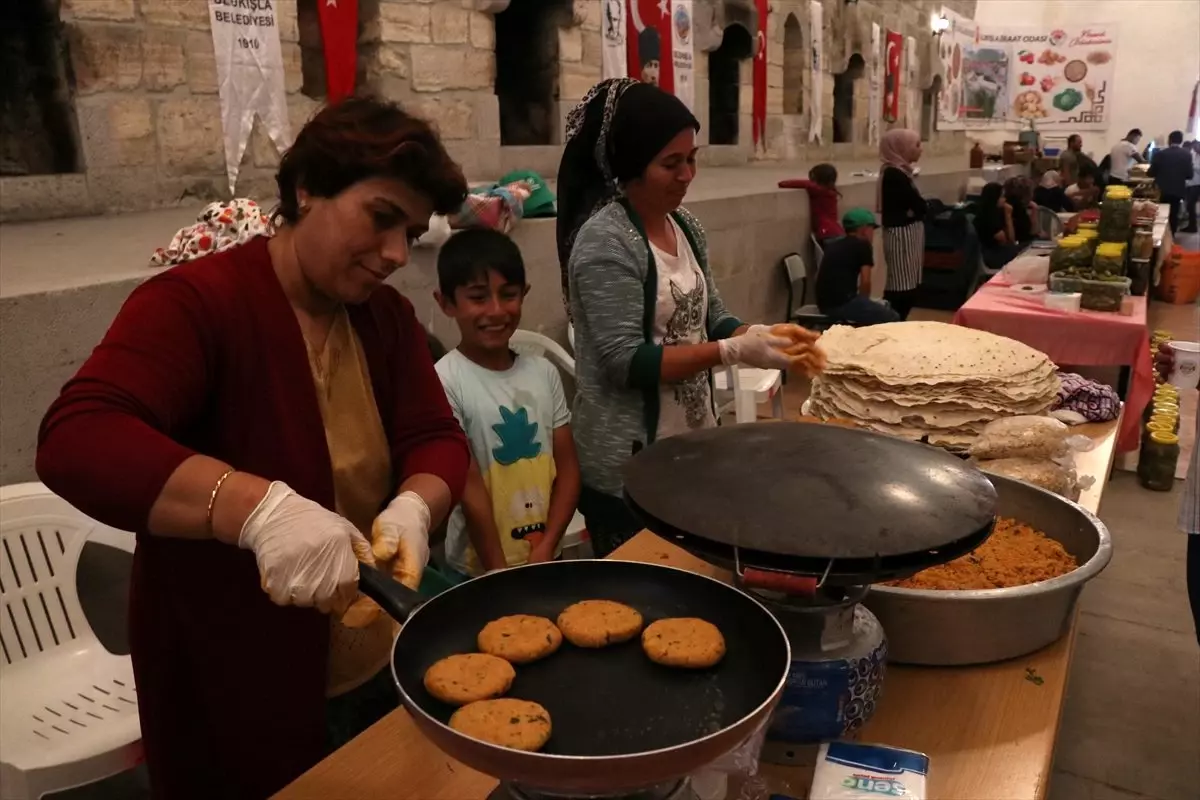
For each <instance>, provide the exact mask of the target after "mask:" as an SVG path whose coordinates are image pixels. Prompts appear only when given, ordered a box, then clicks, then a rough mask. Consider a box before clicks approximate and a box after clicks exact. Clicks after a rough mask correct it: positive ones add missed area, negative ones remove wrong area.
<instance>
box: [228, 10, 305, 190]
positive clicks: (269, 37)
mask: <svg viewBox="0 0 1200 800" xmlns="http://www.w3.org/2000/svg"><path fill="white" fill-rule="evenodd" d="M208 10H209V17H210V19H211V21H212V37H213V49H214V51H215V52H216V58H217V84H218V87H219V90H220V94H221V125H222V127H223V128H224V131H225V171H226V173H227V174H228V176H229V191H230V192H231V193H232V192H233V191H234V189H235V186H236V185H237V179H238V170H239V168H240V165H241V163H242V155H243V154H245V152H246V145H247V144H249V142H250V132H251V131H252V130H253V128H254V117H255V115H256V114H257V115H258V117H259V119H261V120H262V123H263V125H264V126H265V129H266V132H267V135H268V136H270V137H271V141H272V142H274V143H275V146H276V147H277V148H278V149H279V150H280V151H281V152H282V151H283V150H285V149H287V147H288V146H290V145H291V143H292V131H291V126H290V125H289V124H288V114H287V95H286V93H285V90H284V81H283V57H282V55H281V54H280V48H279V27H278V26H277V25H276V24H275V7H274V3H273V2H272V0H257V2H254V3H246V2H239V0H208Z"/></svg>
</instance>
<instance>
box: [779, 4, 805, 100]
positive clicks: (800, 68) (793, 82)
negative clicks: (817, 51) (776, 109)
mask: <svg viewBox="0 0 1200 800" xmlns="http://www.w3.org/2000/svg"><path fill="white" fill-rule="evenodd" d="M805 50H806V47H805V41H804V34H803V32H802V31H801V30H800V20H798V19H796V15H795V14H788V16H787V21H786V22H784V24H783V113H784V114H802V113H804V72H805V67H807V66H808V65H807V63H805V62H806V61H807V58H805Z"/></svg>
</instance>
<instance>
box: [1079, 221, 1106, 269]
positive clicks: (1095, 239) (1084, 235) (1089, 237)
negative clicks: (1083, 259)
mask: <svg viewBox="0 0 1200 800" xmlns="http://www.w3.org/2000/svg"><path fill="white" fill-rule="evenodd" d="M1075 235H1076V236H1078V237H1079V238H1080V239H1083V243H1084V245H1085V249H1086V251H1087V254H1088V257H1089V258H1090V257H1091V256H1092V255H1094V254H1095V252H1096V246H1097V245H1099V244H1100V234H1099V233H1097V232H1096V231H1095V230H1094V229H1093V230H1088V231H1079V232H1078V233H1076V234H1075ZM1084 266H1088V264H1086V263H1085V264H1084Z"/></svg>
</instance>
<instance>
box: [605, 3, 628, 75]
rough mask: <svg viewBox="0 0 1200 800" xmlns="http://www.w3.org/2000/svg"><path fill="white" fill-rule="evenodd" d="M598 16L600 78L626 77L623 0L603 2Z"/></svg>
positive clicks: (626, 62)
mask: <svg viewBox="0 0 1200 800" xmlns="http://www.w3.org/2000/svg"><path fill="white" fill-rule="evenodd" d="M600 14H601V16H600V36H601V50H600V61H601V67H600V77H601V78H603V79H604V80H608V79H609V78H624V77H627V76H628V75H629V69H628V61H627V56H626V53H625V24H626V23H625V0H604V5H603V7H602V8H601V10H600Z"/></svg>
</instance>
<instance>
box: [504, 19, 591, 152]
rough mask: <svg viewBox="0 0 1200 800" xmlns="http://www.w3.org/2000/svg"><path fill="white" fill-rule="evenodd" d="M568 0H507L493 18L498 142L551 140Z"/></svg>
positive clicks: (555, 123)
mask: <svg viewBox="0 0 1200 800" xmlns="http://www.w3.org/2000/svg"><path fill="white" fill-rule="evenodd" d="M571 9H572V4H571V0H512V2H511V3H510V4H509V6H508V8H507V9H505V10H504V11H501V12H500V13H499V14H497V15H496V16H495V18H494V19H495V24H496V96H497V98H498V100H499V105H500V144H502V145H546V144H554V140H555V139H556V138H557V134H558V113H557V105H558V29H559V28H560V27H562V26H566V25H569V24H570V22H571V14H572V10H571Z"/></svg>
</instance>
